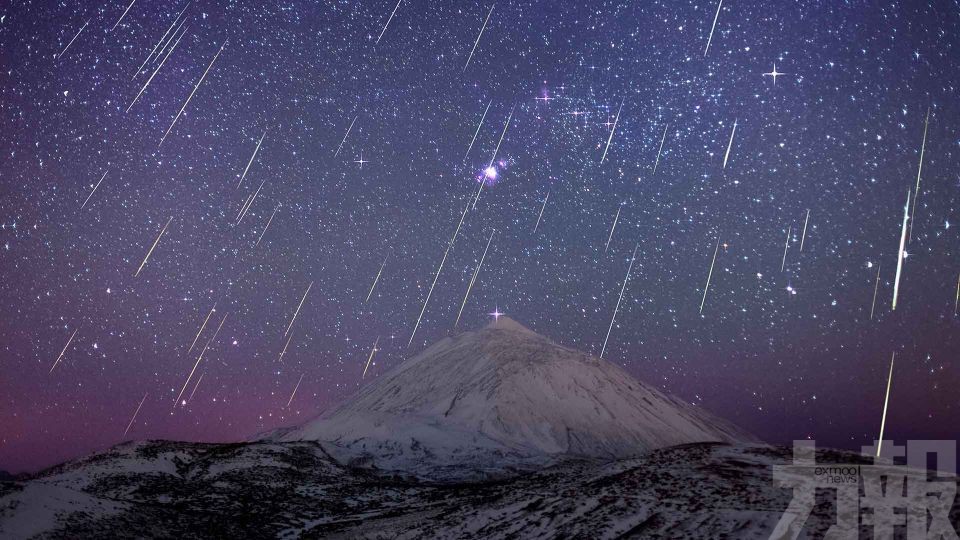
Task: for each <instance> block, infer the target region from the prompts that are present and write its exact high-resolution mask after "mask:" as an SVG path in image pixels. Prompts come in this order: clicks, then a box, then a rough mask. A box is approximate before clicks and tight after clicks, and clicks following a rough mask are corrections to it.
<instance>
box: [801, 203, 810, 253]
mask: <svg viewBox="0 0 960 540" xmlns="http://www.w3.org/2000/svg"><path fill="white" fill-rule="evenodd" d="M809 221H810V209H809V208H807V217H806V219H804V220H803V235H802V236H800V251H801V252H802V251H803V241H804V240H806V239H807V222H809Z"/></svg>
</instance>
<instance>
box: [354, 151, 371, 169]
mask: <svg viewBox="0 0 960 540" xmlns="http://www.w3.org/2000/svg"><path fill="white" fill-rule="evenodd" d="M353 162H354V163H359V164H360V168H361V169H362V168H363V164H364V163H370V162H369V161H367V160H365V159H363V152H360V157H359V158H357V159H355V160H353Z"/></svg>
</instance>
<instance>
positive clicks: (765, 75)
mask: <svg viewBox="0 0 960 540" xmlns="http://www.w3.org/2000/svg"><path fill="white" fill-rule="evenodd" d="M780 75H786V73H781V72H779V71H777V64H773V71H771V72H769V73H764V74H763V76H764V77H773V85H774V86H776V85H777V77H779V76H780Z"/></svg>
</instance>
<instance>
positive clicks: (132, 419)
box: [123, 392, 149, 437]
mask: <svg viewBox="0 0 960 540" xmlns="http://www.w3.org/2000/svg"><path fill="white" fill-rule="evenodd" d="M148 393H149V392H148ZM146 400H147V394H143V399H141V400H140V404H139V405H137V410H135V411H133V418H131V419H130V423H129V424H127V429H125V430H123V436H124V437H126V436H127V432H128V431H130V426H132V425H133V422H134V420H136V419H137V414H139V413H140V407H143V402H144V401H146Z"/></svg>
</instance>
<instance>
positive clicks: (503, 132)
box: [473, 105, 517, 208]
mask: <svg viewBox="0 0 960 540" xmlns="http://www.w3.org/2000/svg"><path fill="white" fill-rule="evenodd" d="M516 108H517V106H516V105H514V106H513V108H512V109H510V116H507V123H506V124H504V125H503V131H502V132H501V133H500V140H499V141H497V147H496V148H494V150H493V156H492V157H491V158H490V163H489V164H488V165H487V169H490V167H493V162H494V161H496V160H497V153H499V152H500V144H501V143H503V137H504V135H506V134H507V128H509V127H510V120H511V119H512V118H513V111H514V110H516ZM486 183H487V182H486V178H481V179H480V188H479V189H477V196H476V197H475V198H474V199H473V207H474V208H476V207H477V201H478V200H480V192H481V191H483V185H484V184H486Z"/></svg>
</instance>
